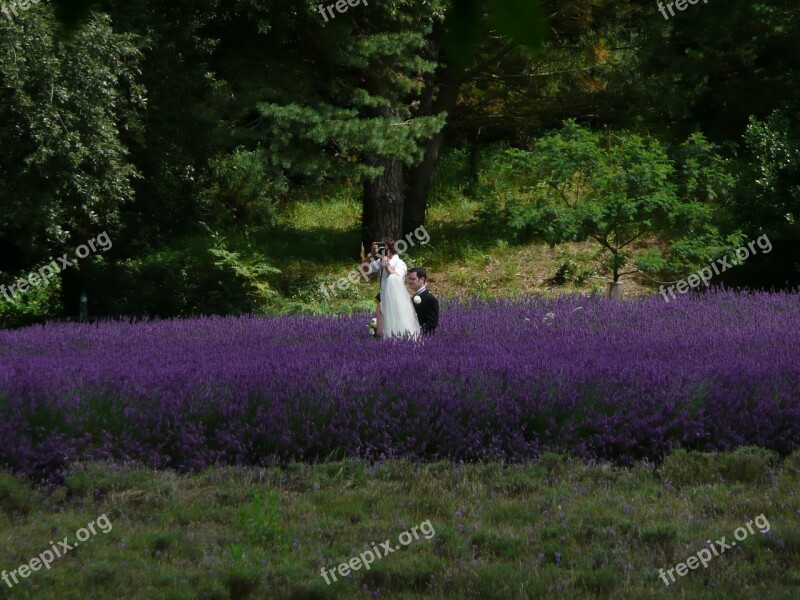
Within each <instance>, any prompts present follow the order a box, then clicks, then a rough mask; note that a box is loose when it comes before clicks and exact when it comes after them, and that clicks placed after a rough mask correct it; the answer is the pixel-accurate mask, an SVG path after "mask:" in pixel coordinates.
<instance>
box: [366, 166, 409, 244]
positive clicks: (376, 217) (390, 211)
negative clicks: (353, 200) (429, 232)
mask: <svg viewBox="0 0 800 600" xmlns="http://www.w3.org/2000/svg"><path fill="white" fill-rule="evenodd" d="M369 164H370V165H371V166H375V167H383V173H382V174H380V175H378V176H377V177H376V178H375V179H373V180H372V181H365V182H364V194H363V199H362V203H363V207H362V208H363V210H362V213H361V245H362V246H363V248H364V254H366V253H368V252H369V250H370V246H371V245H372V242H377V241H379V240H384V239H393V240H399V239H400V238H402V237H403V236H402V226H403V164H402V162H401V161H400V159H399V158H395V157H388V158H385V157H375V158H372V159H370V160H369Z"/></svg>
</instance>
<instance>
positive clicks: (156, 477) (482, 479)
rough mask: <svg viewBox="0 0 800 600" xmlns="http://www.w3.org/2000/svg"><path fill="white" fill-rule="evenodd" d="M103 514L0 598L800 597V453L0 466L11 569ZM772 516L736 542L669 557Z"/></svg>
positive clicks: (1, 587)
mask: <svg viewBox="0 0 800 600" xmlns="http://www.w3.org/2000/svg"><path fill="white" fill-rule="evenodd" d="M104 513H105V514H107V515H108V517H109V519H110V521H111V523H112V524H113V529H112V530H111V531H110V532H108V533H107V534H102V533H98V535H97V536H95V537H92V538H90V539H89V540H88V541H86V542H85V543H84V544H82V545H81V546H80V547H79V548H76V549H75V550H73V551H72V552H71V553H69V554H67V555H66V556H65V557H64V558H62V559H60V560H58V561H56V562H55V563H54V564H53V565H52V568H51V569H50V570H40V571H38V572H34V573H31V574H30V576H29V577H28V578H27V579H24V580H21V582H20V584H18V585H17V586H15V587H14V588H13V589H8V587H7V586H6V585H5V584H3V583H2V581H0V598H48V599H50V598H59V599H71V598H75V599H84V598H95V599H104V598H113V599H115V600H116V599H121V598H132V599H139V598H141V599H148V600H151V599H159V598H169V599H184V598H185V599H187V600H188V599H190V598H192V599H194V598H204V599H224V598H277V599H281V598H287V599H288V598H298V599H300V598H369V597H373V596H372V593H373V592H375V591H376V590H379V591H380V596H379V597H380V598H453V599H461V598H476V599H477V598H482V599H483V598H486V599H492V598H498V599H500V598H503V599H505V598H553V597H564V598H614V599H616V600H623V599H631V600H634V599H635V600H640V599H647V598H708V599H717V598H719V599H720V600H721V599H723V598H725V599H729V598H733V599H739V598H741V599H745V598H746V599H752V598H758V597H761V598H764V599H768V598H775V599H777V598H787V599H788V598H796V597H797V595H796V590H797V589H798V588H800V567H799V566H798V565H800V520H799V519H798V517H800V453H797V452H796V453H795V454H794V455H792V456H791V457H789V458H788V459H786V460H784V461H783V462H780V461H777V460H776V459H775V457H774V456H773V455H771V454H769V453H766V452H764V451H760V450H757V449H743V450H740V451H738V452H736V453H730V454H722V455H716V456H708V455H700V454H696V453H678V454H675V455H673V456H672V457H670V458H668V459H667V461H666V462H665V463H664V464H663V465H662V466H660V467H658V468H655V467H653V466H650V465H640V466H637V467H636V468H633V469H622V468H617V467H612V466H609V465H602V464H600V465H586V464H583V463H580V462H577V461H574V460H570V459H567V458H565V457H562V456H559V455H545V456H543V457H541V458H540V459H539V460H537V461H534V462H532V463H530V464H526V465H510V466H509V465H501V464H479V465H452V464H448V463H434V464H410V463H406V462H387V463H381V464H377V465H373V464H368V463H364V462H361V461H355V460H349V461H344V462H332V463H325V464H318V465H305V464H290V465H288V466H286V467H285V468H277V467H274V468H269V469H243V468H214V469H210V470H207V471H205V472H202V473H199V474H195V475H186V476H177V475H175V474H171V473H164V472H161V473H159V472H152V471H149V470H144V469H136V468H118V467H112V466H107V465H101V464H91V465H84V466H79V467H76V468H74V469H73V470H72V472H71V473H70V474H69V476H68V478H67V480H66V483H65V485H63V486H61V487H58V488H55V489H49V490H48V489H45V488H32V487H30V486H28V485H27V484H26V483H25V482H23V481H20V480H19V479H18V478H14V477H11V476H8V475H2V474H0V532H2V536H0V570H6V571H10V570H13V569H15V568H17V566H19V565H20V564H22V563H26V562H28V561H29V560H30V559H31V558H32V557H34V556H36V555H38V554H39V553H40V552H41V551H43V550H45V549H47V548H48V546H49V542H50V540H61V539H63V538H64V537H65V536H70V538H73V537H74V533H75V531H76V530H77V529H78V528H80V527H83V526H84V525H86V524H87V523H88V522H90V521H92V520H94V519H95V518H97V517H98V516H99V515H102V514H104ZM762 513H763V514H764V515H765V516H766V518H767V519H768V521H769V524H770V531H769V532H768V533H767V534H766V535H764V534H762V533H760V532H759V531H758V530H757V529H756V530H755V532H754V533H753V534H751V535H749V537H747V538H746V539H744V540H742V541H740V542H738V543H737V546H736V547H735V548H732V549H731V550H728V551H727V552H725V553H724V554H721V555H720V556H717V557H715V558H713V559H712V561H711V562H709V563H708V567H707V568H706V569H703V568H702V567H701V568H698V569H697V570H695V571H689V573H688V574H687V575H686V576H685V577H682V578H678V581H677V582H676V583H674V584H672V585H671V586H670V587H666V586H665V585H664V584H663V582H662V581H661V579H660V578H659V575H658V569H660V568H664V569H669V568H671V567H674V565H675V564H676V563H679V562H683V561H684V560H686V559H687V558H688V557H689V556H691V555H693V554H695V553H696V552H697V551H698V550H699V549H701V548H702V545H703V542H704V541H705V540H707V539H711V540H717V539H720V538H721V537H722V536H727V539H728V541H730V540H731V539H733V532H734V530H735V529H736V528H737V527H739V526H741V525H743V524H744V523H745V522H746V521H747V520H748V519H753V518H755V517H756V516H757V515H760V514H762ZM425 521H430V524H431V526H432V528H433V530H434V531H435V535H433V536H428V537H430V539H425V537H423V536H420V537H419V539H418V540H416V541H411V543H410V544H408V545H407V546H406V547H403V548H401V549H400V550H398V551H396V552H394V553H392V554H389V555H388V556H385V557H384V558H382V559H379V560H376V561H375V562H374V563H373V564H372V567H371V569H370V570H365V569H363V568H362V569H360V570H359V571H355V572H353V573H351V575H350V576H348V577H341V576H338V578H337V579H338V581H336V582H335V583H331V585H327V584H326V583H325V581H324V580H323V578H322V577H321V575H320V568H321V567H323V566H324V567H326V568H335V567H336V566H337V565H339V564H340V563H343V562H345V561H348V560H350V559H351V558H352V557H354V556H357V555H358V554H360V553H361V552H363V551H364V550H365V549H368V548H369V547H370V542H377V543H381V542H383V541H384V540H387V539H389V540H391V541H392V544H393V545H396V544H397V540H398V536H399V535H400V533H402V532H403V531H406V530H410V529H411V528H412V527H414V526H415V525H419V524H421V523H423V522H425Z"/></svg>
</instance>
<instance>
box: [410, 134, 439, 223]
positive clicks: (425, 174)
mask: <svg viewBox="0 0 800 600" xmlns="http://www.w3.org/2000/svg"><path fill="white" fill-rule="evenodd" d="M443 143H444V131H440V132H439V133H437V134H436V135H435V136H433V137H432V138H431V139H430V140H428V142H427V143H426V144H425V156H424V158H423V159H422V162H421V163H419V164H418V165H414V166H413V167H410V168H409V169H408V186H407V188H406V202H405V207H404V209H403V233H404V234H407V233H410V232H411V231H414V230H415V229H416V228H417V227H421V226H422V225H424V224H425V212H426V211H427V209H428V193H429V192H430V191H431V186H432V185H433V175H434V172H435V171H436V163H437V162H438V161H439V152H440V150H441V149H442V144H443Z"/></svg>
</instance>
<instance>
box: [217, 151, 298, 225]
mask: <svg viewBox="0 0 800 600" xmlns="http://www.w3.org/2000/svg"><path fill="white" fill-rule="evenodd" d="M209 177H210V185H209V188H208V191H207V192H205V194H204V196H205V208H204V210H205V212H207V214H208V216H209V220H210V221H211V222H212V223H216V224H220V225H226V226H230V225H232V224H233V223H235V222H245V223H251V224H254V225H274V224H275V223H276V220H277V216H276V207H277V204H278V202H277V199H278V198H279V197H280V196H281V195H284V194H286V192H287V191H288V183H287V182H286V180H285V178H283V177H278V178H277V179H275V178H273V177H271V176H270V174H269V173H268V172H267V171H266V169H265V162H264V158H263V152H262V151H261V150H256V151H253V152H250V151H247V150H245V149H243V148H238V149H237V150H235V151H234V152H233V153H232V154H230V155H227V154H224V155H221V156H219V157H217V158H216V159H214V160H212V161H211V163H210V175H209Z"/></svg>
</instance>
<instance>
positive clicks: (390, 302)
mask: <svg viewBox="0 0 800 600" xmlns="http://www.w3.org/2000/svg"><path fill="white" fill-rule="evenodd" d="M385 296H386V297H385V298H384V297H383V296H381V312H382V313H383V337H384V338H391V337H402V336H404V335H410V336H411V337H413V338H414V339H419V335H420V327H419V320H417V311H415V310H414V306H413V305H412V304H411V298H409V296H408V292H407V291H406V286H405V285H404V284H403V278H402V277H400V275H397V274H396V273H395V274H392V275H389V277H388V278H387V279H386V294H385Z"/></svg>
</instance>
